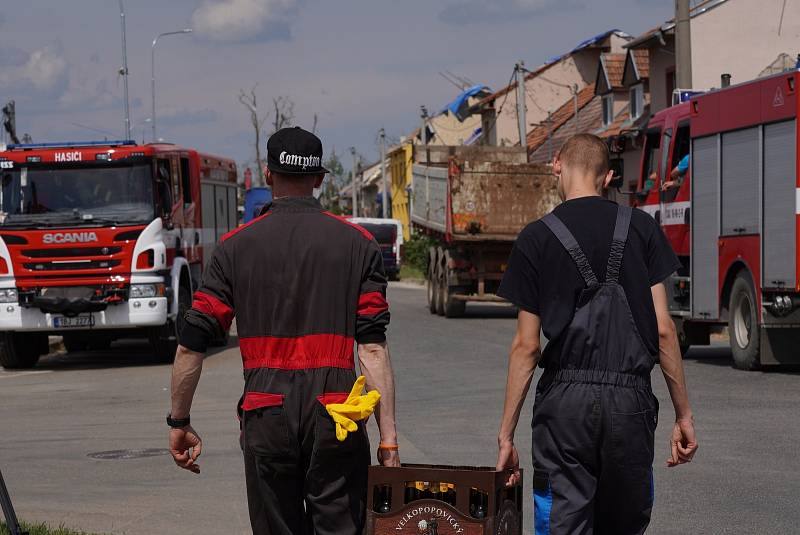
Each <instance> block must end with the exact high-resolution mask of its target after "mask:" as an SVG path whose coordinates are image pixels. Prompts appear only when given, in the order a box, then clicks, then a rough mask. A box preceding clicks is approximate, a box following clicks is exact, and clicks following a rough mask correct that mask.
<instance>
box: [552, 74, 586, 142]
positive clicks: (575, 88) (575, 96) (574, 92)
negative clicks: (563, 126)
mask: <svg viewBox="0 0 800 535" xmlns="http://www.w3.org/2000/svg"><path fill="white" fill-rule="evenodd" d="M571 89H572V107H573V108H575V133H576V134H580V133H581V132H580V130H581V127H580V125H579V124H578V84H575V85H573V86H572V88H571ZM549 116H550V114H549V112H548V117H549Z"/></svg>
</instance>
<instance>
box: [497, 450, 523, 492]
mask: <svg viewBox="0 0 800 535" xmlns="http://www.w3.org/2000/svg"><path fill="white" fill-rule="evenodd" d="M497 445H498V447H499V450H500V451H499V452H498V454H497V468H496V470H497V471H498V472H508V479H506V487H513V486H514V485H516V484H518V483H519V479H520V474H519V454H517V447H516V446H514V443H513V442H511V441H510V440H498V441H497Z"/></svg>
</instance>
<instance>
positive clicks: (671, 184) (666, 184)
mask: <svg viewBox="0 0 800 535" xmlns="http://www.w3.org/2000/svg"><path fill="white" fill-rule="evenodd" d="M677 185H678V184H677V182H675V181H674V180H667V181H666V182H664V183H663V184H662V185H661V190H662V191H667V190H668V189H672V188H674V187H676V186H677Z"/></svg>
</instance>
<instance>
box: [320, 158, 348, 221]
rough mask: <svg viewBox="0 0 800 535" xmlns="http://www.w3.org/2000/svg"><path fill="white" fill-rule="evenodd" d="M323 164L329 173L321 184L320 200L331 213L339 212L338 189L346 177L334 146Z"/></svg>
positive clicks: (345, 181) (345, 180) (343, 183)
mask: <svg viewBox="0 0 800 535" xmlns="http://www.w3.org/2000/svg"><path fill="white" fill-rule="evenodd" d="M323 165H324V166H325V168H326V169H327V170H328V171H330V173H329V174H328V177H327V179H326V180H325V182H324V184H323V186H322V196H321V199H320V200H321V202H322V203H323V204H324V205H325V207H327V208H328V209H329V210H331V211H332V212H333V213H335V214H340V213H341V212H342V210H341V207H340V206H339V200H338V199H339V191H340V190H341V189H342V187H343V186H344V185H345V184H347V181H348V179H347V175H346V173H345V170H344V166H343V165H342V161H341V160H340V159H339V155H338V154H336V148H334V149H333V150H332V151H331V155H330V156H328V159H326V160H325V162H324V163H323Z"/></svg>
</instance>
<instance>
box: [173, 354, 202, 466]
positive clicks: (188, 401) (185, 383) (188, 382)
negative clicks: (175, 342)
mask: <svg viewBox="0 0 800 535" xmlns="http://www.w3.org/2000/svg"><path fill="white" fill-rule="evenodd" d="M202 369H203V354H202V353H197V352H195V351H192V350H190V349H187V348H185V347H183V346H180V345H179V346H178V351H177V352H176V353H175V363H174V364H173V365H172V410H171V411H170V415H171V416H172V417H173V418H176V419H179V418H186V417H187V416H189V411H190V409H191V407H192V398H193V397H194V392H195V390H196V389H197V383H198V382H199V381H200V372H201V371H202ZM202 448H203V441H202V440H201V439H200V436H199V435H198V434H197V433H196V432H195V430H194V429H193V428H192V426H191V425H188V426H186V427H181V428H180V429H170V431H169V451H170V453H171V454H172V458H173V459H174V460H175V464H177V465H178V466H180V467H181V468H183V469H186V470H189V471H190V472H194V473H196V474H199V473H200V466H199V465H198V464H197V458H198V457H200V452H201V450H202Z"/></svg>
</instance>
